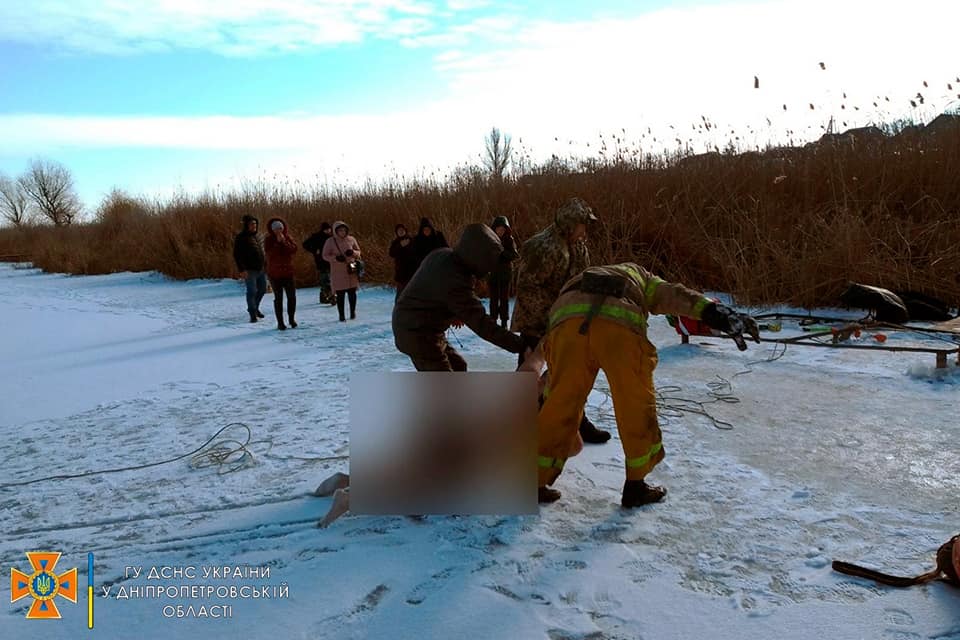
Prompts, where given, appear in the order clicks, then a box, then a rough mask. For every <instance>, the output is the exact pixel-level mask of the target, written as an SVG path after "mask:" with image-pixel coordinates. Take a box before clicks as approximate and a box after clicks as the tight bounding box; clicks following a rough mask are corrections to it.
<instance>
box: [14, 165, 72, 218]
mask: <svg viewBox="0 0 960 640" xmlns="http://www.w3.org/2000/svg"><path fill="white" fill-rule="evenodd" d="M17 183H18V184H19V185H20V188H21V189H23V191H24V193H26V194H27V197H29V198H30V200H32V201H33V203H34V204H36V205H37V208H38V209H39V210H40V213H41V214H43V216H44V217H45V218H47V219H48V220H50V222H52V223H53V224H54V226H57V227H62V226H65V225H68V224H71V223H72V222H73V219H74V218H75V217H76V216H77V215H78V214H79V213H80V200H79V198H78V197H77V193H76V190H75V189H74V186H73V176H72V175H70V171H69V170H68V169H67V168H66V167H65V166H63V165H62V164H60V163H58V162H54V161H52V160H34V161H33V162H31V163H30V167H29V168H28V169H27V170H26V172H24V174H23V175H22V176H20V177H19V178H18V179H17Z"/></svg>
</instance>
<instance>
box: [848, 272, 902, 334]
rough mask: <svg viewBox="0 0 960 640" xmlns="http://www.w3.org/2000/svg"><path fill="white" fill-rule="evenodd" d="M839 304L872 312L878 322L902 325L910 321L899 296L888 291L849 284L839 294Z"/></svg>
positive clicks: (854, 283) (853, 283) (866, 285)
mask: <svg viewBox="0 0 960 640" xmlns="http://www.w3.org/2000/svg"><path fill="white" fill-rule="evenodd" d="M840 302H842V303H843V304H845V305H846V306H848V307H854V308H855V309H866V310H868V311H872V312H873V314H874V318H876V319H877V320H879V321H880V322H890V323H892V324H903V323H904V322H907V321H908V320H909V319H910V314H909V313H908V312H907V306H906V305H905V304H904V303H903V300H901V299H900V296H898V295H897V294H895V293H894V292H893V291H890V290H888V289H881V288H880V287H872V286H870V285H868V284H859V283H856V282H851V283H850V285H849V286H848V287H847V290H846V291H844V292H843V293H842V294H840Z"/></svg>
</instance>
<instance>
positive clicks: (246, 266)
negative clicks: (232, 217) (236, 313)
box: [233, 216, 267, 322]
mask: <svg viewBox="0 0 960 640" xmlns="http://www.w3.org/2000/svg"><path fill="white" fill-rule="evenodd" d="M241 222H242V223H243V230H242V231H240V233H238V234H237V236H236V238H234V240H233V260H234V262H235V263H236V265H237V271H239V272H240V277H241V278H243V280H244V282H245V283H246V288H247V313H249V314H250V322H256V321H257V320H258V319H260V318H262V317H263V314H262V313H260V301H261V300H262V299H263V296H264V295H265V294H266V293H267V273H266V271H264V270H263V267H264V264H265V263H266V257H265V256H264V253H263V242H262V240H261V239H260V236H259V235H258V233H257V232H258V231H259V225H260V221H259V220H257V219H256V218H254V217H253V216H243V218H242V220H241Z"/></svg>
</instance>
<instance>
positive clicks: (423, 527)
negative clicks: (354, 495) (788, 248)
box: [0, 265, 960, 640]
mask: <svg viewBox="0 0 960 640" xmlns="http://www.w3.org/2000/svg"><path fill="white" fill-rule="evenodd" d="M316 295H317V291H316V289H301V290H300V291H299V292H298V296H299V300H300V310H299V312H298V321H299V322H300V327H299V328H297V329H296V330H288V331H286V332H283V333H281V332H278V331H276V329H275V325H274V324H273V322H272V321H271V318H270V316H271V315H272V314H271V312H272V305H271V296H268V297H267V298H266V299H265V300H264V304H263V310H264V312H265V313H267V314H268V318H267V319H266V321H264V322H261V323H258V324H249V323H246V322H245V315H246V314H245V311H244V302H243V292H242V287H241V285H240V284H239V283H237V282H234V281H209V280H202V281H190V282H172V281H169V280H167V279H165V278H163V277H161V276H158V275H156V274H140V273H136V274H135V273H122V274H114V275H110V276H97V277H71V276H64V275H57V274H45V273H42V272H40V271H38V270H34V269H22V268H21V269H15V268H13V267H12V266H11V265H0V299H2V301H3V302H2V306H0V309H2V311H0V318H2V323H3V327H4V331H3V335H4V338H3V340H2V341H0V355H2V359H0V384H2V388H3V390H4V400H3V402H2V405H0V406H2V410H0V484H4V483H10V482H20V481H23V480H29V479H32V478H38V477H44V476H51V475H60V474H73V473H80V472H84V471H91V470H98V469H110V468H116V467H124V466H131V465H139V464H146V463H150V462H156V461H160V460H164V459H167V458H172V457H175V456H178V455H180V454H183V453H186V452H188V451H191V450H192V449H195V448H196V447H198V446H199V445H200V444H202V443H203V442H204V441H205V440H207V438H209V437H210V436H211V435H213V433H214V432H216V431H217V430H218V429H219V428H221V427H223V426H224V425H227V424H228V423H232V422H237V421H241V422H243V423H245V424H246V425H248V426H249V427H250V428H251V429H252V432H253V439H254V440H264V439H268V440H270V441H272V446H271V445H270V443H266V442H259V443H253V444H252V445H251V449H252V450H253V452H254V455H255V456H256V463H255V464H254V465H252V466H249V467H246V468H242V469H239V470H237V471H234V472H232V473H224V474H219V473H218V472H217V469H216V468H215V467H206V468H199V469H195V468H192V467H191V466H190V464H189V461H188V460H186V459H184V460H180V461H177V462H174V463H170V464H164V465H160V466H153V467H148V468H144V469H140V470H136V471H126V472H122V473H115V474H106V475H96V476H91V477H84V478H78V479H70V480H59V481H56V480H51V481H47V482H41V483H36V484H30V485H27V486H23V487H17V488H9V487H8V488H0V516H2V531H3V533H2V535H0V558H2V563H0V564H2V567H3V568H4V571H5V572H6V571H9V568H10V567H17V568H19V569H20V570H24V571H27V572H28V573H29V570H28V568H29V567H28V564H27V560H26V557H25V556H24V552H26V551H33V550H44V551H60V552H62V553H63V557H62V559H61V561H60V563H59V564H58V566H57V567H56V569H57V571H58V572H60V571H63V570H66V569H69V568H71V567H74V566H76V567H78V568H79V571H80V587H81V588H80V597H79V600H78V603H77V604H71V603H69V602H67V601H65V600H63V598H60V597H58V598H57V603H58V606H59V609H60V611H61V613H62V615H63V619H62V620H60V621H34V620H25V619H24V616H25V614H26V611H27V606H28V605H29V602H30V599H29V598H26V599H23V600H20V601H18V602H16V603H12V604H9V605H7V608H6V612H5V614H4V615H2V616H0V638H15V637H23V634H37V633H40V632H42V634H43V637H45V638H78V637H84V636H89V637H97V638H99V637H102V638H130V637H137V638H142V639H148V638H165V639H167V638H195V637H201V634H202V637H206V638H213V639H217V638H225V639H226V638H230V639H233V638H238V637H242V638H267V637H271V638H273V637H276V638H285V639H295V638H297V639H298V638H305V639H306V638H310V639H315V638H415V639H417V640H423V639H425V638H453V637H469V638H545V639H550V640H560V639H579V638H583V639H600V638H611V639H613V638H624V639H626V638H631V639H633V638H645V639H648V640H649V639H661V638H664V639H666V638H710V639H728V638H729V639H738V640H739V639H753V638H756V639H761V638H763V639H767V638H778V639H780V640H790V639H794V638H817V639H820V638H878V639H891V640H893V639H908V638H936V639H937V640H950V639H954V640H956V639H960V592H958V590H956V589H953V588H951V587H949V586H947V585H945V584H943V583H935V584H931V585H927V586H922V587H914V588H911V589H906V590H896V589H891V588H886V587H879V586H876V585H874V584H872V583H870V582H867V581H864V580H860V579H855V578H848V577H845V576H842V575H840V574H836V573H834V572H832V571H831V569H830V561H831V560H832V559H843V560H847V561H851V562H856V563H861V564H866V565H868V566H873V567H877V568H880V569H886V570H888V571H889V572H892V573H902V574H913V573H920V572H921V571H925V570H927V569H928V568H930V567H931V566H932V563H933V553H934V551H935V550H936V548H937V547H938V546H939V545H940V544H942V543H943V542H944V541H945V540H947V538H949V537H950V536H951V535H952V534H954V533H957V532H958V531H960V526H958V512H960V501H958V499H957V497H958V495H960V456H958V453H960V426H958V400H960V388H958V387H957V382H960V373H958V372H957V367H956V366H955V365H953V364H951V368H950V369H949V370H948V371H947V372H946V373H945V374H944V373H943V372H936V371H934V370H933V366H932V365H933V356H932V355H928V354H893V353H879V352H864V351H852V350H851V351H839V350H833V349H822V348H805V347H799V346H791V347H789V348H788V349H787V351H786V353H785V354H784V355H783V357H781V358H779V359H777V360H775V361H769V362H767V361H764V360H765V359H767V358H769V357H770V356H771V353H772V347H771V346H770V345H763V346H757V345H751V348H750V350H748V351H747V352H745V353H740V352H738V351H737V350H736V348H735V347H734V345H733V344H732V343H730V342H721V341H718V340H708V341H707V340H697V339H695V340H694V344H692V345H686V346H684V345H680V344H679V343H678V339H677V336H676V334H675V333H674V332H673V330H672V329H671V328H670V327H669V326H668V325H667V323H666V322H665V321H664V320H663V319H662V318H655V319H653V322H652V329H651V337H652V339H653V341H654V342H655V343H656V344H657V345H658V346H659V348H660V365H659V367H658V369H657V374H656V375H657V384H658V386H659V387H660V388H662V389H667V388H668V386H670V385H673V386H678V387H680V388H681V390H680V391H669V390H667V391H666V392H665V394H664V395H667V396H671V397H682V398H688V399H695V400H707V399H709V398H710V395H709V392H710V389H709V388H708V387H707V383H710V382H720V378H717V376H721V377H722V378H723V379H725V380H727V381H729V382H730V383H731V385H732V389H731V390H729V391H731V392H732V394H733V395H734V396H736V397H737V398H738V399H739V400H740V402H739V403H722V402H715V403H712V404H707V405H705V406H706V408H707V410H708V411H709V412H710V413H711V414H712V415H713V416H714V417H716V418H717V419H719V420H723V421H726V422H729V423H731V424H732V425H733V429H732V430H720V429H716V428H714V425H713V423H712V422H711V421H710V420H709V419H707V418H706V417H703V416H698V415H693V414H690V413H685V414H679V415H678V414H676V413H675V412H672V411H665V412H664V415H663V420H662V422H663V424H662V427H663V430H664V446H665V449H666V452H667V457H666V459H665V461H664V462H663V463H661V465H660V466H659V467H658V468H657V469H656V470H655V472H654V473H653V474H652V476H651V480H652V481H654V482H658V483H662V484H664V485H666V486H667V487H668V489H669V494H668V496H667V499H666V501H664V502H663V503H660V504H656V505H650V506H647V507H643V508H641V509H638V510H634V511H630V512H627V511H623V510H621V509H620V507H619V498H620V490H621V487H622V482H623V471H622V457H623V453H622V450H621V449H620V447H619V441H618V440H616V439H614V440H612V441H611V442H610V443H607V444H605V445H601V446H587V448H586V449H585V451H584V452H583V453H582V454H581V455H580V456H578V457H576V458H574V459H572V460H571V461H570V462H569V463H568V465H567V468H566V469H565V470H564V473H563V475H562V476H561V477H560V479H559V480H558V482H557V484H556V485H555V486H557V488H559V489H560V490H561V491H562V492H563V498H562V499H561V500H560V501H559V502H558V503H555V504H553V505H548V506H544V507H541V509H540V515H539V517H534V516H529V517H493V516H489V517H430V518H427V519H425V520H422V521H417V520H412V519H408V518H401V517H345V518H343V519H341V520H339V521H337V522H336V523H334V525H333V526H331V527H330V528H329V529H327V530H320V529H317V528H316V527H315V523H316V521H317V519H318V518H319V517H321V516H322V515H323V514H324V513H325V511H326V509H327V507H328V506H329V502H330V499H329V498H315V497H312V496H310V495H309V494H310V492H311V491H312V490H313V489H314V488H315V487H316V485H317V484H319V482H320V481H321V480H322V479H323V478H325V477H326V476H327V475H328V474H330V473H332V472H333V471H337V470H344V471H345V470H347V463H346V462H345V461H339V460H334V461H329V460H327V461H318V460H316V458H324V457H333V456H340V455H343V454H345V453H346V452H347V450H348V442H347V434H348V430H349V427H348V424H349V423H348V420H349V416H348V406H349V403H348V397H347V389H348V385H347V384H346V376H347V375H349V373H350V372H351V371H389V370H395V371H401V370H403V371H406V370H411V366H410V364H409V362H408V361H407V359H406V358H405V357H403V356H401V354H399V353H397V352H396V351H395V349H394V347H393V341H392V335H391V331H390V309H391V306H392V302H393V294H392V291H390V290H387V289H380V288H368V289H364V290H363V291H361V293H360V302H359V309H358V311H359V319H358V320H356V321H352V322H347V323H345V324H341V323H339V322H337V321H336V312H335V310H333V309H331V308H329V307H326V306H324V307H320V306H319V305H317V304H316ZM781 335H789V332H787V331H785V332H784V333H783V334H781ZM457 337H458V338H459V339H460V340H462V344H463V348H462V352H463V354H464V355H465V356H466V358H467V359H468V361H469V363H470V365H471V368H472V369H473V370H511V369H512V368H513V365H514V363H515V358H514V356H512V355H511V354H508V353H505V352H501V351H499V350H497V349H496V348H495V347H492V346H490V345H487V344H486V343H484V342H483V341H481V340H479V339H478V338H476V337H475V336H473V335H472V334H471V333H470V332H469V331H468V330H466V329H464V330H461V331H459V332H458V334H457ZM864 339H868V340H869V338H868V337H867V338H864ZM916 341H917V338H916V336H900V335H891V336H890V339H889V341H888V344H898V343H901V342H902V343H904V344H906V343H907V342H916ZM454 343H455V344H456V342H455V339H454ZM752 361H760V362H755V363H754V364H748V363H750V362H752ZM748 368H749V369H750V370H751V372H750V373H745V374H743V375H736V376H735V374H737V373H738V372H742V371H745V370H746V369H748ZM605 389H606V387H605V381H604V379H603V377H602V376H601V378H600V379H599V380H598V383H597V386H596V388H595V391H594V393H593V394H592V396H591V400H590V403H591V408H590V414H591V415H592V416H593V417H594V419H595V421H596V422H597V423H598V424H599V425H600V426H601V427H606V428H609V429H612V430H615V427H614V422H613V416H612V411H611V408H610V405H609V401H608V398H607V396H606V394H605ZM477 401H478V402H495V401H496V400H495V399H493V398H478V399H477ZM667 402H668V403H673V404H675V403H676V402H678V401H675V400H668V401H667ZM231 433H233V434H234V435H235V436H236V435H243V434H241V433H239V432H238V431H232V432H231ZM88 552H92V553H94V554H95V558H96V571H95V582H96V593H97V596H101V595H102V593H103V588H104V587H107V588H110V590H111V595H110V597H97V598H96V599H95V627H94V629H93V630H92V631H88V630H87V628H86V624H87V623H86V616H87V607H86V591H85V587H86V581H87V577H86V558H87V553H88ZM127 566H138V567H143V568H144V569H143V570H144V574H143V575H141V576H140V577H139V578H133V577H132V576H131V577H125V575H124V574H125V567H127ZM187 566H193V567H196V568H197V572H198V573H199V572H200V571H201V570H202V567H211V566H219V567H222V566H230V567H236V566H241V567H242V566H252V567H269V568H270V576H269V578H268V579H257V578H251V579H237V580H234V579H230V580H224V579H213V578H210V579H206V580H205V579H202V577H201V576H200V575H198V576H197V579H195V580H189V579H169V580H165V579H161V580H146V572H147V571H148V570H149V568H150V567H157V568H160V567H187ZM281 582H284V583H286V584H287V586H288V588H289V597H286V598H257V599H253V598H246V599H236V600H222V599H220V598H217V597H214V598H211V599H200V600H190V599H180V598H173V599H167V598H166V597H164V598H137V597H130V598H126V599H117V598H116V597H115V596H116V594H117V593H118V592H119V591H118V590H119V589H120V588H121V587H123V588H125V589H127V590H128V591H127V594H129V593H131V591H129V590H130V589H132V588H136V587H139V588H140V589H143V588H144V587H145V586H146V585H154V584H162V585H187V586H189V585H213V586H236V587H240V586H243V585H256V586H271V587H272V586H277V585H280V583H281ZM189 604H193V605H194V607H199V606H200V605H206V606H207V607H210V606H211V605H220V604H230V605H232V617H231V618H229V619H213V618H206V619H191V620H187V619H176V618H165V617H164V615H163V611H162V609H163V606H164V605H171V606H176V605H183V606H186V605H189ZM195 611H196V609H195Z"/></svg>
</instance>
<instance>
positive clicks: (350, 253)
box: [343, 249, 353, 258]
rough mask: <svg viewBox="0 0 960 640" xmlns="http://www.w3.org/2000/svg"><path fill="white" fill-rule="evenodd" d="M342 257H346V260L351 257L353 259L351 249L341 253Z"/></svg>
mask: <svg viewBox="0 0 960 640" xmlns="http://www.w3.org/2000/svg"><path fill="white" fill-rule="evenodd" d="M343 255H345V256H347V257H348V258H352V257H353V249H347V250H346V251H344V252H343Z"/></svg>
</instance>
